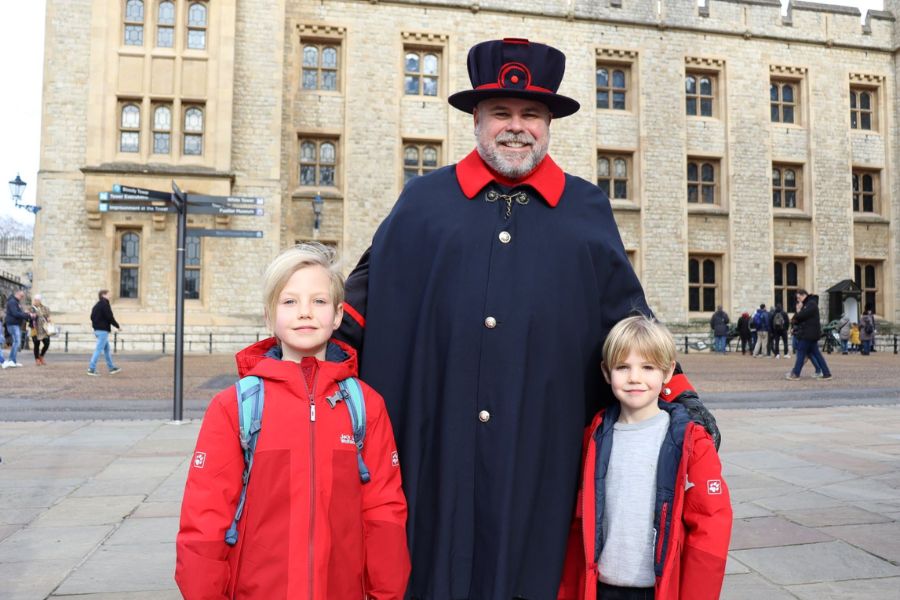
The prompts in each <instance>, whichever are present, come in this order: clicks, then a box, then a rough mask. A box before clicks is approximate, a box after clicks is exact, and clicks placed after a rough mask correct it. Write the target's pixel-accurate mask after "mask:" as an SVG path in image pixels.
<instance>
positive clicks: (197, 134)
mask: <svg viewBox="0 0 900 600" xmlns="http://www.w3.org/2000/svg"><path fill="white" fill-rule="evenodd" d="M184 154H185V155H190V156H200V155H201V154H203V109H202V108H200V107H199V106H191V107H188V108H187V109H186V110H185V111H184Z"/></svg>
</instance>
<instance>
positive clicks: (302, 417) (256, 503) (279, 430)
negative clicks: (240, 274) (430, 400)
mask: <svg viewBox="0 0 900 600" xmlns="http://www.w3.org/2000/svg"><path fill="white" fill-rule="evenodd" d="M274 346H276V342H275V340H274V339H273V338H270V339H267V340H263V341H261V342H258V343H257V344H254V345H253V346H250V347H249V348H246V349H244V350H242V351H241V352H239V353H238V354H237V364H238V372H239V373H240V375H241V377H244V376H246V375H255V376H257V377H259V378H261V379H262V380H263V386H264V391H265V405H264V409H263V419H262V430H261V431H260V434H259V438H258V441H257V446H256V451H255V453H254V458H253V470H252V473H251V476H250V482H249V484H248V487H247V499H246V504H245V506H244V512H243V516H242V517H241V520H240V521H239V528H238V531H239V538H238V543H237V544H236V545H235V546H234V547H231V546H228V545H227V544H226V543H225V531H226V530H227V529H228V527H229V526H230V525H231V522H232V520H233V519H234V513H235V509H236V507H237V503H238V498H239V496H240V493H241V487H242V483H241V478H242V473H243V469H244V457H243V452H242V450H241V445H240V437H239V433H238V428H239V424H238V423H239V421H238V412H237V398H236V395H235V389H234V386H232V387H230V388H228V389H226V390H224V391H222V392H220V393H219V394H217V395H216V397H215V398H213V399H212V402H211V403H210V405H209V407H208V408H207V410H206V415H205V417H204V418H203V425H202V426H201V428H200V435H199V437H198V439H197V447H196V451H195V453H194V457H193V460H192V461H191V467H190V469H189V470H188V478H187V484H186V485H185V489H184V500H183V502H182V506H181V527H180V529H179V532H178V538H177V543H176V552H177V560H176V566H175V580H176V582H177V583H178V587H179V589H180V590H181V593H182V594H183V596H184V598H185V599H186V600H208V599H209V600H212V599H215V600H225V599H249V598H252V599H255V600H263V599H265V600H275V599H286V600H295V599H296V600H301V599H302V600H344V599H346V600H361V599H362V598H366V597H368V598H371V599H375V600H383V599H384V600H386V599H399V598H402V597H403V592H404V591H405V589H406V582H407V578H408V576H409V569H410V565H409V554H408V551H407V546H406V500H405V498H404V495H403V491H402V490H401V487H400V465H399V460H398V457H397V450H396V445H395V443H394V435H393V432H392V429H391V423H390V421H389V419H388V415H387V412H386V411H385V408H384V401H383V400H382V398H381V396H380V395H378V393H377V392H375V391H374V390H373V389H372V388H370V387H369V386H367V385H366V384H365V383H362V388H363V394H364V396H365V404H366V437H365V445H364V447H363V451H362V455H363V459H364V461H365V463H366V466H368V468H369V471H370V473H371V481H370V482H369V483H367V484H363V483H361V481H360V477H359V469H358V466H357V456H356V445H355V443H354V440H353V431H352V429H351V424H350V415H349V413H348V411H347V408H346V407H345V406H344V403H342V402H339V403H337V404H336V406H335V407H334V408H332V407H331V405H330V404H329V402H328V401H327V400H326V398H327V397H329V396H331V395H333V394H334V393H335V392H336V391H337V390H338V385H337V382H338V381H339V380H342V379H346V378H347V377H351V376H355V375H356V373H357V364H356V353H355V351H354V350H353V349H351V348H350V347H349V346H346V345H343V344H340V343H335V342H332V343H331V344H330V345H329V349H328V356H329V358H337V361H334V360H325V361H318V360H316V359H315V358H304V359H303V361H302V362H301V363H300V364H298V363H295V362H291V361H282V360H278V359H277V358H272V357H271V356H272V355H273V352H272V351H273V347H274ZM267 353H268V356H267ZM313 404H314V405H315V406H313Z"/></svg>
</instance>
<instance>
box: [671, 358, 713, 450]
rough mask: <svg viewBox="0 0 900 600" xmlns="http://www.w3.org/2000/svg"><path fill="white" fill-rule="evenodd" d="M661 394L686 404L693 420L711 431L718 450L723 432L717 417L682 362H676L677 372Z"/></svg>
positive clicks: (683, 404) (710, 433)
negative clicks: (690, 379)
mask: <svg viewBox="0 0 900 600" xmlns="http://www.w3.org/2000/svg"><path fill="white" fill-rule="evenodd" d="M660 396H662V399H663V400H667V401H669V402H678V403H679V404H681V405H682V406H684V408H685V409H687V411H688V415H689V416H690V417H691V421H693V422H695V423H698V424H699V425H701V426H703V428H704V429H705V430H706V431H707V432H709V435H710V436H712V439H713V443H714V444H715V446H716V450H718V449H719V444H721V443H722V434H721V433H719V427H718V425H717V424H716V418H715V417H714V416H713V415H712V413H711V412H709V410H708V409H707V408H706V406H705V405H704V404H703V403H702V402H701V401H700V396H699V395H698V394H697V390H695V389H694V386H693V385H692V384H691V382H690V381H689V380H688V378H687V376H686V375H685V374H684V371H682V370H681V364H680V363H675V373H674V374H673V375H672V379H670V380H669V383H667V384H666V385H665V386H663V390H662V394H660Z"/></svg>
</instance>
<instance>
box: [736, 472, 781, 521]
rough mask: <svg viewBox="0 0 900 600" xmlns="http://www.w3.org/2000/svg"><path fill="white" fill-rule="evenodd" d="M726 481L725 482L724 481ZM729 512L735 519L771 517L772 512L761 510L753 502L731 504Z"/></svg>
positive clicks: (760, 507)
mask: <svg viewBox="0 0 900 600" xmlns="http://www.w3.org/2000/svg"><path fill="white" fill-rule="evenodd" d="M726 481H727V480H726ZM731 512H732V513H733V515H734V518H735V519H749V518H751V517H771V516H773V513H772V511H770V510H768V509H766V508H763V507H762V506H760V505H758V504H755V503H753V502H741V503H740V504H734V503H732V506H731Z"/></svg>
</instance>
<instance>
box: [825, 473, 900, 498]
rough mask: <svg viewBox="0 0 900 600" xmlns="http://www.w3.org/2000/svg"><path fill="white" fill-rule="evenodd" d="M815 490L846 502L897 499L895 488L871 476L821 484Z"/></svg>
mask: <svg viewBox="0 0 900 600" xmlns="http://www.w3.org/2000/svg"><path fill="white" fill-rule="evenodd" d="M816 491H818V492H819V493H821V494H824V495H825V496H831V497H832V498H837V499H839V500H842V501H847V502H853V501H871V502H880V501H882V500H895V499H897V490H895V489H894V488H892V487H891V486H889V485H885V484H884V483H882V482H880V481H877V480H875V479H872V478H862V479H858V480H855V481H842V482H839V483H832V484H829V485H823V486H820V487H818V488H817V489H816Z"/></svg>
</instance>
